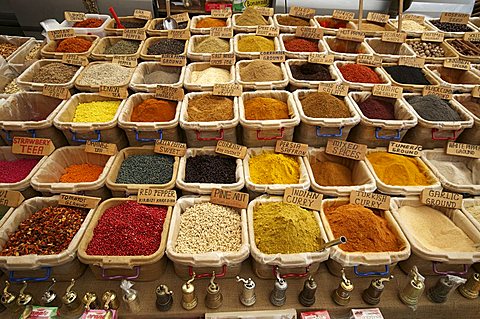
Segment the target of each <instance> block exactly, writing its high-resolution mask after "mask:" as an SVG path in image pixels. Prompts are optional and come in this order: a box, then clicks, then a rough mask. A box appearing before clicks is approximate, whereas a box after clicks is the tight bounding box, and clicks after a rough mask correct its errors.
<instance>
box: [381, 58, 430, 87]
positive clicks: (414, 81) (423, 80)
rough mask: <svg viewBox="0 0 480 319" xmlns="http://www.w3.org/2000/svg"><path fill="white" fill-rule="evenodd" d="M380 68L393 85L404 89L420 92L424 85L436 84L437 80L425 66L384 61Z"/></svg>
mask: <svg viewBox="0 0 480 319" xmlns="http://www.w3.org/2000/svg"><path fill="white" fill-rule="evenodd" d="M382 69H383V70H384V71H385V73H386V74H387V75H388V79H389V80H390V81H391V82H392V84H393V85H396V86H399V87H401V88H403V90H405V91H407V90H408V91H410V92H421V91H422V90H423V88H424V87H425V85H438V84H439V81H438V80H437V79H436V78H435V77H434V76H433V75H432V73H431V72H429V71H428V70H427V69H426V68H421V69H420V68H416V67H413V66H406V65H398V64H396V63H384V64H382Z"/></svg>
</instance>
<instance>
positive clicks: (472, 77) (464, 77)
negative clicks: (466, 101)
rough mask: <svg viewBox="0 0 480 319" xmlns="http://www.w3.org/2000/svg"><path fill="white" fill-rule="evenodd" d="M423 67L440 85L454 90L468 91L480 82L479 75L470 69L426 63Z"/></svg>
mask: <svg viewBox="0 0 480 319" xmlns="http://www.w3.org/2000/svg"><path fill="white" fill-rule="evenodd" d="M425 69H427V70H428V71H429V72H430V73H431V75H432V76H433V77H434V78H435V79H436V80H437V81H438V83H439V84H440V85H441V86H445V87H448V88H451V89H452V90H454V91H456V92H470V91H472V90H473V88H474V87H475V86H477V85H479V84H480V76H478V75H476V74H475V73H474V72H472V71H466V70H458V69H450V68H446V67H444V66H441V65H435V64H427V65H426V66H425Z"/></svg>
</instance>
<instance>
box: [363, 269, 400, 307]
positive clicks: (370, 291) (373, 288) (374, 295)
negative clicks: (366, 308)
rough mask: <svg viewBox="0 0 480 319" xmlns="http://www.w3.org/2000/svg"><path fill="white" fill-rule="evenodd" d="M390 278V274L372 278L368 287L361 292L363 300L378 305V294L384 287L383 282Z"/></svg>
mask: <svg viewBox="0 0 480 319" xmlns="http://www.w3.org/2000/svg"><path fill="white" fill-rule="evenodd" d="M392 279H393V276H390V277H388V278H377V279H373V280H372V282H371V283H370V286H368V288H367V289H365V290H364V291H363V293H362V298H363V301H365V302H366V303H367V304H369V305H372V306H374V305H378V304H379V303H380V296H381V295H382V293H383V290H384V289H385V285H384V282H388V281H390V280H392Z"/></svg>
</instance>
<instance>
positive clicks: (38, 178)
mask: <svg viewBox="0 0 480 319" xmlns="http://www.w3.org/2000/svg"><path fill="white" fill-rule="evenodd" d="M114 159H115V155H113V156H107V155H101V154H95V153H87V152H85V146H65V147H62V148H59V149H57V150H55V151H54V152H53V153H52V154H51V155H50V156H49V157H48V159H47V160H46V161H45V162H44V163H43V164H42V165H41V166H40V168H39V169H38V170H37V172H36V173H35V175H34V176H33V177H32V180H31V184H32V186H33V188H35V189H36V190H37V191H39V192H42V193H43V194H44V196H49V195H51V194H60V193H74V194H75V193H76V194H79V193H80V194H81V195H86V196H94V197H101V198H109V197H110V192H109V191H108V189H107V188H106V187H105V181H106V179H107V174H108V172H109V171H110V168H111V166H112V164H113V160H114Z"/></svg>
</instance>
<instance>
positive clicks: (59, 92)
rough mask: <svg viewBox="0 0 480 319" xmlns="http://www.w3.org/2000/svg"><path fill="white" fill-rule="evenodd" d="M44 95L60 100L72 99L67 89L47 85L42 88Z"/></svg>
mask: <svg viewBox="0 0 480 319" xmlns="http://www.w3.org/2000/svg"><path fill="white" fill-rule="evenodd" d="M42 95H45V96H50V97H54V98H56V99H60V100H68V99H69V98H70V96H71V95H70V91H69V90H68V89H67V88H65V87H60V86H55V85H51V84H45V85H44V86H43V88H42Z"/></svg>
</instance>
